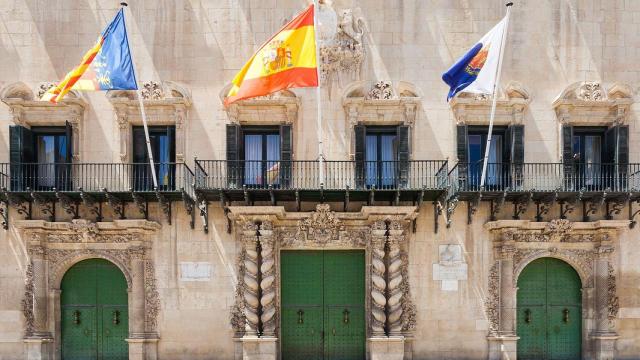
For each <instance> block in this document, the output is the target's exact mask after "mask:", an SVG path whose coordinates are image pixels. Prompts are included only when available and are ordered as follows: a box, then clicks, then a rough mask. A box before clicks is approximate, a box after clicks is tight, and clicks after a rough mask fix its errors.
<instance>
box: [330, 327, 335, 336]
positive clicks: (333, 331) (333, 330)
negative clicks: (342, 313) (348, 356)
mask: <svg viewBox="0 0 640 360" xmlns="http://www.w3.org/2000/svg"><path fill="white" fill-rule="evenodd" d="M331 332H332V333H333V336H336V328H333V329H332V330H331Z"/></svg>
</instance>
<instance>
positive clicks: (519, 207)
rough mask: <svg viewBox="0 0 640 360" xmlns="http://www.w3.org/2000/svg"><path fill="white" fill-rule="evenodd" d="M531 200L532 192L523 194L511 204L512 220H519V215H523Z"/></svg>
mask: <svg viewBox="0 0 640 360" xmlns="http://www.w3.org/2000/svg"><path fill="white" fill-rule="evenodd" d="M531 200H533V191H530V192H529V193H527V194H523V195H522V196H520V197H519V198H517V199H516V200H515V201H514V202H513V219H514V220H520V215H522V214H524V213H525V212H526V211H527V208H528V207H529V204H531Z"/></svg>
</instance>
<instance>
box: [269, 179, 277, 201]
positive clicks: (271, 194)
mask: <svg viewBox="0 0 640 360" xmlns="http://www.w3.org/2000/svg"><path fill="white" fill-rule="evenodd" d="M269 198H270V199H271V206H276V194H275V193H274V192H273V185H271V184H269Z"/></svg>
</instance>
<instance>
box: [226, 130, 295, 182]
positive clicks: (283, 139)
mask: <svg viewBox="0 0 640 360" xmlns="http://www.w3.org/2000/svg"><path fill="white" fill-rule="evenodd" d="M291 154H292V151H291V125H279V126H239V125H235V124H230V125H227V182H228V186H229V187H242V186H243V185H246V186H247V187H248V188H254V189H255V188H259V189H266V188H269V187H273V188H287V187H289V186H290V184H291V169H292V164H291Z"/></svg>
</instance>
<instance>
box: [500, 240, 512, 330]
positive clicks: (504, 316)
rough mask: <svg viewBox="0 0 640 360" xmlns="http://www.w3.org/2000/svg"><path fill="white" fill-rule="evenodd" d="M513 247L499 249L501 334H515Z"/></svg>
mask: <svg viewBox="0 0 640 360" xmlns="http://www.w3.org/2000/svg"><path fill="white" fill-rule="evenodd" d="M515 251H516V250H515V248H513V247H512V246H503V247H502V249H500V259H499V260H498V262H499V263H500V328H499V330H498V333H499V334H500V335H503V336H510V335H515V334H516V288H515V287H514V281H513V255H514V254H515Z"/></svg>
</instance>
